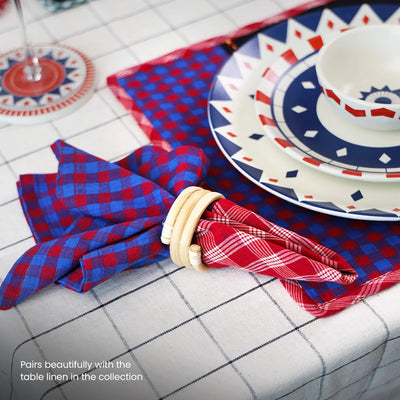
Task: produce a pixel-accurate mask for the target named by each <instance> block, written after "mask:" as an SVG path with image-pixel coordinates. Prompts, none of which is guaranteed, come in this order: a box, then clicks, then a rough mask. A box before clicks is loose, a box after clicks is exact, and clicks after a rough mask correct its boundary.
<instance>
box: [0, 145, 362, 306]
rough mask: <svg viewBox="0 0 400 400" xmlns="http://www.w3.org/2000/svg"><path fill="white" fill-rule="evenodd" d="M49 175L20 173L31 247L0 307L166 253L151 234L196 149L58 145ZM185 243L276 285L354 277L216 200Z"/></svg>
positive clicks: (200, 169)
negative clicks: (112, 155)
mask: <svg viewBox="0 0 400 400" xmlns="http://www.w3.org/2000/svg"><path fill="white" fill-rule="evenodd" d="M53 151H54V152H55V154H56V156H57V158H58V160H59V170H58V173H57V174H48V175H24V176H21V178H20V182H19V183H18V188H19V195H20V199H21V203H22V206H23V209H24V212H25V215H26V217H27V220H28V223H29V225H30V227H31V229H32V232H33V234H34V237H35V239H36V241H37V244H36V245H35V246H34V247H32V248H31V249H29V250H28V251H27V252H26V253H25V254H24V255H22V257H21V258H20V259H19V260H17V262H16V263H15V265H14V266H13V268H12V269H11V271H10V272H9V273H8V275H7V276H6V278H5V280H4V282H3V283H2V285H1V287H0V308H1V309H7V308H10V307H12V306H13V305H15V304H17V303H18V302H20V301H22V300H24V299H25V298H27V297H28V296H30V295H32V294H33V293H35V292H37V291H38V290H40V289H42V288H44V287H45V286H48V285H49V284H51V283H52V282H55V283H57V284H60V285H63V286H65V287H68V288H70V289H73V290H75V291H79V292H85V291H87V290H89V289H91V288H92V287H94V286H95V285H97V284H99V283H101V282H103V281H104V280H106V279H108V278H110V277H112V276H114V275H115V274H116V273H118V272H120V271H122V270H125V269H127V268H135V267H141V266H144V265H148V264H150V263H154V262H156V261H158V260H161V259H163V258H165V257H167V256H168V255H169V252H168V249H167V248H166V247H165V246H164V245H162V244H161V241H160V237H161V228H162V223H163V221H164V219H165V218H166V216H167V214H168V211H169V210H170V208H171V206H172V204H173V202H174V201H175V198H176V196H178V195H179V193H180V192H182V190H183V189H185V188H187V187H188V186H192V185H196V184H198V183H200V181H201V180H202V178H203V177H204V174H205V172H206V170H207V159H206V157H205V155H204V153H203V152H202V151H201V150H199V149H197V148H196V147H191V146H181V147H179V148H177V149H175V150H171V151H169V152H166V151H163V150H161V149H160V148H157V147H153V146H146V147H143V148H141V149H139V150H137V151H136V152H134V153H133V154H132V155H130V156H128V157H127V158H125V159H123V160H121V161H120V162H118V163H116V164H114V163H110V162H107V161H104V160H101V159H99V158H97V157H95V156H92V155H90V154H87V153H85V152H83V151H81V150H78V149H76V148H74V147H72V146H69V145H67V144H65V143H64V142H62V141H58V142H56V143H55V144H54V145H53ZM193 241H194V242H196V243H197V244H199V245H200V247H201V249H202V255H203V260H204V262H205V263H206V264H207V265H208V266H210V267H214V268H222V267H236V268H240V269H244V270H246V271H250V272H256V273H260V274H265V275H270V276H276V277H278V278H281V279H286V280H306V281H310V282H321V281H331V282H337V283H339V284H349V283H352V282H353V281H354V280H355V279H356V276H357V274H356V273H355V271H354V270H353V269H352V268H351V267H350V266H349V265H348V264H347V262H346V261H345V260H344V259H343V258H342V257H341V256H339V255H337V254H336V253H335V252H333V251H331V250H329V249H327V248H326V247H324V246H321V245H319V244H317V243H315V242H313V241H312V240H309V239H307V238H304V237H302V236H300V235H298V234H296V233H294V232H290V231H288V230H286V229H283V228H281V227H279V226H277V225H275V224H272V223H270V222H269V221H267V220H266V219H264V218H262V217H260V216H259V215H257V214H255V213H253V212H251V211H249V210H246V209H244V208H243V207H239V206H238V205H236V204H234V203H232V202H231V201H229V200H226V199H221V200H218V201H216V202H214V204H213V205H212V207H211V208H210V209H209V210H206V211H205V212H204V214H203V215H202V219H201V220H200V222H199V224H198V226H197V228H196V233H195V236H194V238H193Z"/></svg>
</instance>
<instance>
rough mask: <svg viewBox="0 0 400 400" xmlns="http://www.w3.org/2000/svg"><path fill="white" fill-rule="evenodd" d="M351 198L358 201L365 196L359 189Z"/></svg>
mask: <svg viewBox="0 0 400 400" xmlns="http://www.w3.org/2000/svg"><path fill="white" fill-rule="evenodd" d="M351 198H352V199H353V200H354V201H358V200H361V199H362V198H364V196H363V195H362V193H361V191H359V190H357V192H354V193H353V194H352V195H351Z"/></svg>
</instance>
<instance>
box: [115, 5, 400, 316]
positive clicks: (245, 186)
mask: <svg viewBox="0 0 400 400" xmlns="http://www.w3.org/2000/svg"><path fill="white" fill-rule="evenodd" d="M325 3H327V1H324V2H321V1H319V2H315V1H314V2H311V3H308V4H307V5H305V6H303V7H298V8H296V9H294V10H291V11H290V12H289V13H286V14H281V15H279V16H277V17H275V19H273V20H266V21H262V22H260V23H258V24H253V25H251V26H247V27H245V28H243V29H241V30H239V31H237V32H235V33H233V34H232V35H229V36H224V37H217V38H214V39H211V40H207V41H204V42H201V43H198V44H196V45H194V46H190V47H188V48H184V49H180V50H178V51H175V52H173V53H171V54H168V55H166V56H164V57H161V58H159V59H156V60H153V61H151V62H148V63H145V64H142V65H139V66H135V67H132V68H128V69H126V70H124V71H121V72H119V73H117V74H115V75H112V76H110V77H109V78H108V85H109V87H110V88H111V90H112V91H113V92H114V94H115V95H116V96H117V98H118V99H119V100H120V101H121V103H122V104H123V105H124V106H125V107H126V108H127V109H128V110H130V112H131V114H132V116H133V117H134V118H135V119H136V120H137V121H138V123H139V124H140V126H141V127H142V129H143V131H144V132H145V133H146V134H147V135H148V137H149V139H150V140H151V141H152V142H153V143H156V144H162V145H163V146H164V147H165V148H176V147H179V146H182V145H196V146H198V147H200V148H201V149H203V151H204V152H205V153H206V155H207V156H208V157H209V159H210V160H211V167H210V169H209V172H208V176H207V178H206V180H205V184H206V185H207V186H209V187H210V188H211V189H213V190H216V191H218V192H221V193H222V194H224V195H225V196H226V197H227V198H229V199H230V200H232V201H234V202H236V203H238V204H239V205H241V206H244V207H246V208H249V209H251V210H253V211H255V212H257V213H258V214H260V215H262V216H263V217H265V218H267V219H269V220H270V221H271V222H273V223H276V224H278V225H280V226H282V227H284V228H287V229H290V230H293V231H295V232H297V233H299V234H300V235H303V236H305V237H308V238H310V239H313V240H315V241H317V242H319V243H321V244H322V245H324V246H326V247H329V248H331V249H332V250H334V251H335V252H337V253H339V254H340V255H342V256H343V257H344V258H345V259H346V260H347V261H348V262H349V263H350V265H351V266H352V267H353V268H354V269H355V270H356V271H357V273H358V278H357V280H356V281H355V282H354V283H353V284H350V285H346V286H344V285H340V284H336V283H319V284H316V283H307V282H295V283H293V282H288V281H282V284H283V285H284V286H285V287H286V289H287V290H288V291H289V293H290V294H291V295H292V297H293V298H294V299H295V300H296V301H297V302H298V303H299V304H301V305H302V306H303V307H305V308H306V309H307V310H308V311H309V312H311V313H313V314H314V315H316V316H319V317H321V316H327V315H330V314H333V313H335V312H337V311H339V310H341V309H343V308H345V307H347V306H349V305H350V304H353V303H355V302H358V301H360V300H361V299H363V298H364V297H366V296H368V295H371V294H373V293H377V292H378V291H380V290H383V289H385V288H387V287H389V286H391V285H393V284H394V283H396V282H398V281H399V279H400V225H399V224H398V223H397V222H370V221H362V220H351V219H346V218H339V217H334V216H330V215H326V214H321V213H318V212H315V211H310V210H307V209H304V208H302V207H299V206H297V205H294V204H291V203H288V202H286V201H284V200H281V199H279V198H278V197H276V196H274V195H272V194H270V193H268V192H265V191H264V190H263V189H261V188H259V187H258V186H256V185H255V184H253V183H252V182H250V181H249V180H248V179H247V178H245V177H243V176H242V175H241V174H240V173H239V172H238V171H237V170H236V169H234V168H233V167H232V166H231V164H230V163H229V161H228V160H227V159H226V158H225V156H224V155H223V154H222V152H221V151H220V149H219V147H218V146H217V144H216V142H215V141H214V138H213V135H212V133H211V131H210V128H209V123H208V116H207V103H208V95H209V90H210V87H211V84H212V82H213V79H214V76H215V75H216V74H217V73H218V71H219V69H220V68H221V66H222V65H223V64H224V62H225V61H226V60H228V58H229V57H230V54H231V52H232V51H234V49H235V48H236V46H238V45H240V44H241V43H242V41H243V40H246V39H247V38H248V37H249V35H251V34H254V32H256V31H258V30H260V29H261V28H265V26H267V25H270V24H271V23H275V22H278V21H279V20H283V19H287V18H288V17H294V15H295V14H299V13H300V12H302V11H304V10H305V9H307V8H310V7H312V6H318V5H321V4H325ZM391 7H393V10H395V9H396V7H398V6H396V5H392V6H391ZM358 9H359V7H358V6H355V7H351V8H348V10H347V11H346V13H347V14H349V13H350V14H351V13H353V14H354V13H356V12H357V10H358ZM316 12H317V13H321V11H316ZM388 15H391V13H388ZM350 17H351V15H350ZM302 18H303V16H299V17H296V19H299V21H301V19H302Z"/></svg>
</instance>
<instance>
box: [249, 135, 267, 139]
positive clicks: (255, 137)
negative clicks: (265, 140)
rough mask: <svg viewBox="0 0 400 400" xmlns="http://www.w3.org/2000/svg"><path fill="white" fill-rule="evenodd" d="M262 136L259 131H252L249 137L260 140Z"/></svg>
mask: <svg viewBox="0 0 400 400" xmlns="http://www.w3.org/2000/svg"><path fill="white" fill-rule="evenodd" d="M262 137H264V135H263V134H261V133H253V134H252V135H250V136H249V138H250V139H253V140H260V139H261V138H262Z"/></svg>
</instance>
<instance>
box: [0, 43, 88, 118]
mask: <svg viewBox="0 0 400 400" xmlns="http://www.w3.org/2000/svg"><path fill="white" fill-rule="evenodd" d="M35 54H36V55H37V57H38V59H39V66H40V74H41V78H40V79H39V80H38V81H33V80H29V79H28V77H27V75H26V73H25V62H24V52H23V50H22V49H17V50H13V51H10V52H8V53H5V54H1V55H0V121H2V122H9V123H15V124H33V123H43V122H47V121H51V120H53V119H56V118H60V117H64V116H66V115H67V114H69V113H70V112H72V111H74V110H76V109H77V108H78V107H80V106H81V105H82V104H83V103H84V102H86V101H87V100H88V99H89V98H90V96H91V95H92V93H93V91H94V84H95V69H94V65H93V63H92V62H91V61H90V60H89V59H88V58H87V57H86V56H85V55H84V54H82V53H81V52H80V51H78V50H75V49H73V48H71V47H69V46H64V45H60V44H57V45H45V46H35Z"/></svg>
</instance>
